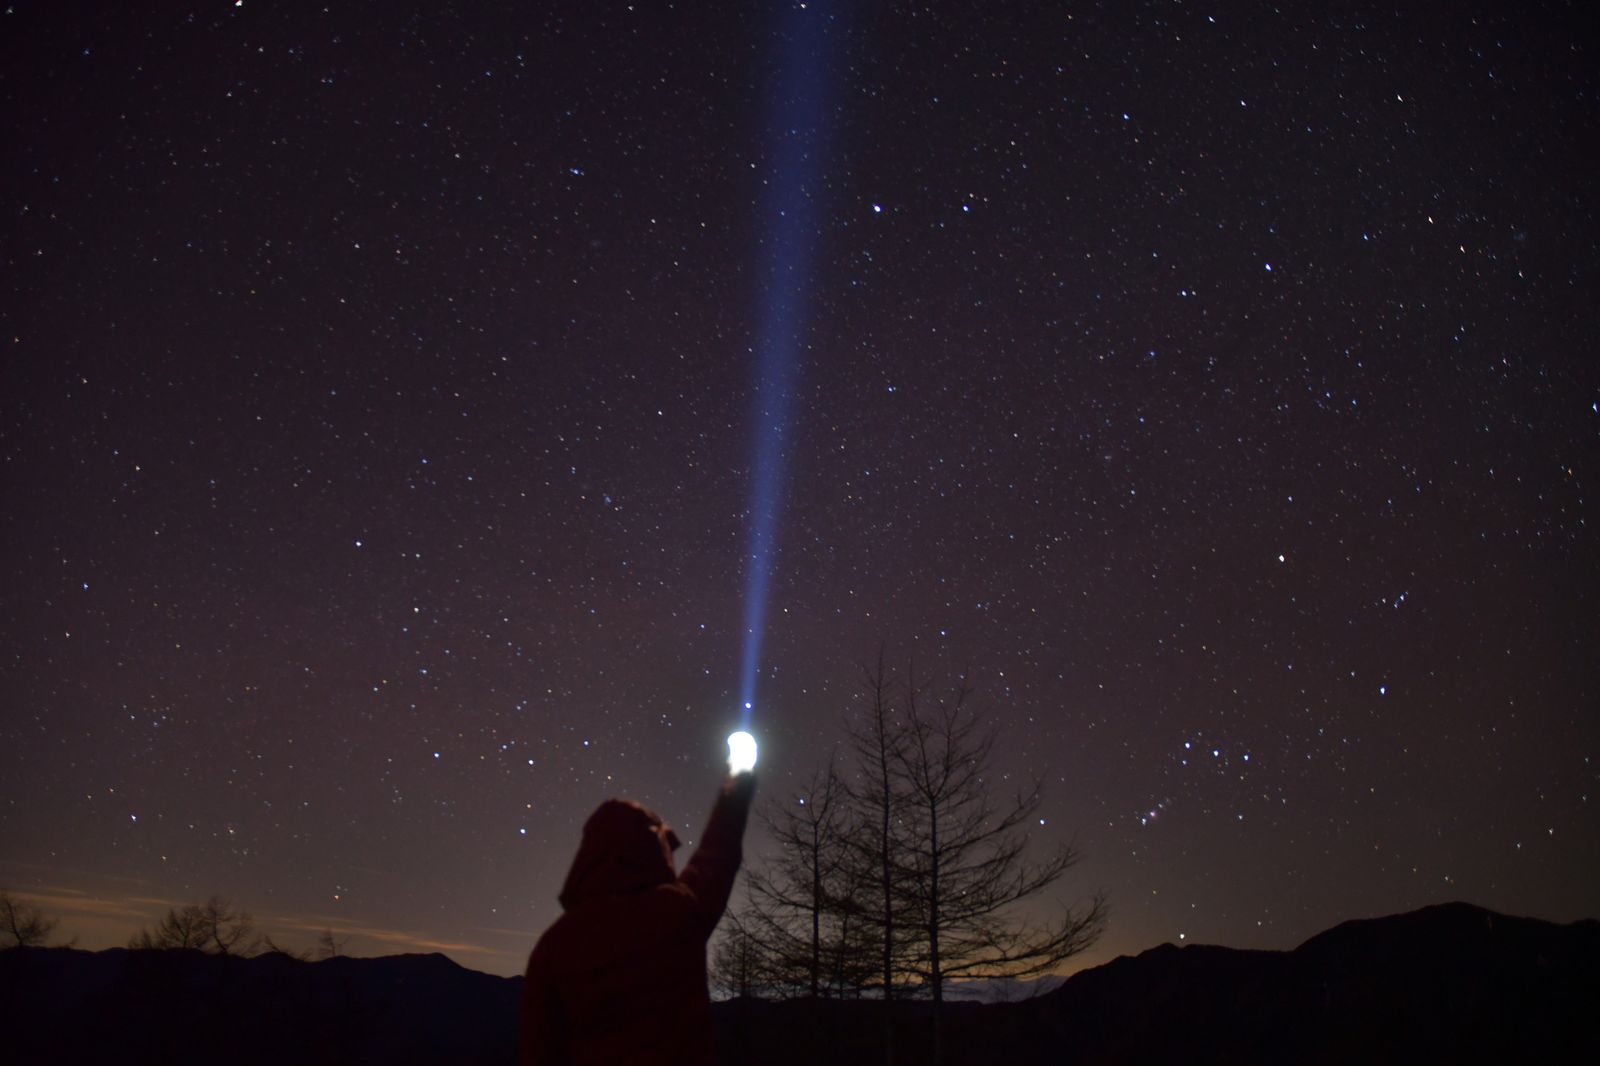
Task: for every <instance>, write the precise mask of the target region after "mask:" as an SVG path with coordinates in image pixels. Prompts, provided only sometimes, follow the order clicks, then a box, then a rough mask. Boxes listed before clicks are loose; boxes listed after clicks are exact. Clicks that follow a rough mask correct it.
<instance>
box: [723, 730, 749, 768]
mask: <svg viewBox="0 0 1600 1066" xmlns="http://www.w3.org/2000/svg"><path fill="white" fill-rule="evenodd" d="M755 767H756V738H755V737H753V736H751V735H750V734H749V733H746V732H745V731H744V730H742V729H741V730H739V732H737V733H730V734H729V735H728V772H729V773H730V774H742V773H748V772H749V771H751V770H754V769H755Z"/></svg>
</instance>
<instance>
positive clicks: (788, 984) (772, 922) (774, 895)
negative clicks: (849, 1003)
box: [743, 756, 871, 997]
mask: <svg viewBox="0 0 1600 1066" xmlns="http://www.w3.org/2000/svg"><path fill="white" fill-rule="evenodd" d="M761 817H762V820H763V822H765V824H766V828H767V833H768V835H769V836H770V837H771V839H772V841H773V842H774V843H775V844H777V846H778V853H777V855H776V856H775V857H774V858H773V859H772V860H771V861H770V862H768V863H766V864H764V865H763V866H760V867H756V868H753V869H751V871H750V872H749V874H748V880H747V882H746V884H747V887H748V890H749V901H750V903H749V907H748V909H747V911H746V915H745V918H744V919H743V920H744V922H745V924H746V926H748V927H749V928H750V931H751V932H752V933H753V934H754V937H755V940H756V942H757V944H758V945H759V949H760V951H761V953H762V955H763V956H764V964H765V966H766V967H767V969H768V970H769V976H770V979H771V983H772V984H773V985H774V986H775V987H776V988H778V989H781V990H784V991H787V992H802V993H805V994H809V995H811V996H814V997H815V996H824V995H826V996H839V995H849V994H852V993H855V992H859V990H860V989H861V987H862V986H863V985H865V984H867V983H869V982H870V980H871V972H870V967H868V969H867V972H862V966H861V954H862V948H863V944H862V939H863V938H862V933H863V930H864V928H865V923H863V922H862V921H861V920H860V917H859V912H860V909H861V908H860V901H859V899H858V898H857V897H858V896H859V895H860V894H861V890H862V888H863V887H864V886H862V885H861V883H860V881H861V879H860V877H859V876H858V874H859V870H860V866H859V864H858V863H854V862H852V861H851V860H852V858H853V856H852V854H851V842H852V840H853V838H854V837H855V833H854V828H855V826H854V822H855V818H854V815H853V814H852V812H851V809H850V796H849V793H848V790H847V789H846V787H845V784H844V782H843V781H842V780H841V779H840V778H839V776H838V774H837V772H836V771H835V769H834V760H833V757H832V756H829V759H828V762H827V765H826V766H825V767H823V769H821V770H820V771H818V772H816V773H814V774H813V775H812V777H811V779H810V780H809V781H808V782H806V784H805V785H804V786H803V787H802V788H801V789H800V790H799V791H798V792H797V793H794V794H792V795H790V796H788V797H784V798H783V799H780V800H778V801H776V802H772V803H768V804H767V805H765V806H764V807H763V808H762V811H761Z"/></svg>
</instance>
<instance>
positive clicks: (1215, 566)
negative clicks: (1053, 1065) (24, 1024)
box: [0, 0, 1600, 973]
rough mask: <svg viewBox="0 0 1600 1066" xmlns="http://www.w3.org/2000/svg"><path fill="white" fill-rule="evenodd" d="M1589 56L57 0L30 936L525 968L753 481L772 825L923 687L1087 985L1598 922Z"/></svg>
mask: <svg viewBox="0 0 1600 1066" xmlns="http://www.w3.org/2000/svg"><path fill="white" fill-rule="evenodd" d="M1581 7H1582V5H1578V4H1537V3H1535V4H1506V5H1495V4H1482V3H1463V4H1456V5H1449V6H1448V7H1447V8H1438V7H1432V8H1430V9H1429V10H1428V11H1427V12H1426V13H1425V14H1424V13H1416V14H1407V13H1404V12H1401V13H1396V11H1395V10H1394V7H1393V5H1388V6H1369V5H1365V4H1351V5H1333V8H1336V9H1337V10H1336V11H1333V10H1332V9H1329V10H1323V7H1322V5H1283V6H1281V7H1279V8H1276V9H1275V8H1274V7H1271V6H1258V5H1250V4H1233V3H1216V4H1212V5H1210V6H1207V5H1205V4H1195V3H1168V2H1160V3H1156V2H1139V3H1110V2H1107V3H1061V4H1056V3H1040V4H1031V5H1023V4H1016V5H1005V4H971V3H954V2H950V3H944V2H940V3H910V2H884V3H860V4H851V5H843V4H827V3H823V4H818V3H812V4H808V5H801V4H787V3H771V4H768V3H745V4H730V3H720V2H699V0H696V2H694V3H680V4H676V5H673V4H663V3H654V2H638V3H633V4H622V3H612V2H607V0H594V2H581V3H580V2H555V3H541V4H510V3H498V4H497V3H481V4H480V3H470V4H468V3H462V4H409V3H398V4H371V3H350V4H343V3H341V4H329V5H326V6H323V5H319V4H292V3H291V4H271V3H266V2H259V0H245V2H243V3H234V2H232V0H224V2H216V0H196V2H194V3H190V4H187V5H183V4H160V5H142V4H141V5H75V4H72V5H62V4H52V3H44V2H33V0H12V2H11V3H8V4H7V5H6V6H5V7H4V9H3V14H0V94H3V108H0V128H3V130H4V134H3V142H0V143H3V151H0V160H3V161H0V168H3V173H4V177H5V180H4V184H3V193H0V195H3V199H4V212H3V222H0V255H3V258H4V274H3V281H0V285H3V292H4V299H3V301H0V326H3V331H0V340H3V343H4V345H5V358H4V360H3V362H0V476H3V483H0V491H3V500H0V566H3V569H0V884H3V885H5V886H7V887H9V888H10V890H11V891H13V892H15V893H19V894H22V895H24V896H27V897H29V898H31V899H33V900H35V901H36V902H38V903H39V904H40V905H41V906H43V907H45V909H46V910H48V911H50V912H52V913H54V914H56V915H57V916H58V917H60V918H61V919H62V928H61V932H62V933H64V934H69V935H71V934H76V935H78V936H79V943H80V945H81V946H84V947H102V946H108V945H112V944H120V943H123V942H125V941H126V939H127V938H128V936H129V935H131V934H132V933H133V932H134V931H135V930H136V929H137V928H138V927H139V926H140V925H141V924H144V923H147V922H149V921H150V920H151V918H152V917H153V916H155V915H158V914H159V913H161V912H162V911H163V910H164V909H165V907H167V906H169V905H171V904H172V903H176V902H188V901H196V900H200V899H203V898H205V897H206V896H208V895H210V894H212V893H220V894H223V895H226V896H230V897H232V898H233V899H234V900H235V901H236V902H237V903H238V904H239V905H241V906H243V907H245V908H246V909H248V910H250V911H252V912H253V913H254V914H255V915H256V917H257V919H258V921H259V923H260V924H261V925H262V926H263V927H264V928H267V929H268V930H270V931H271V932H273V934H274V936H275V938H277V939H280V940H282V941H287V942H288V943H290V944H291V945H299V946H305V947H309V946H311V942H312V939H313V938H314V936H315V933H316V931H318V930H321V929H323V928H325V927H332V928H334V929H336V930H338V931H339V932H341V933H344V934H349V935H351V936H352V941H351V950H354V951H357V952H359V953H380V952H394V951H417V950H444V951H446V952H447V953H449V954H450V955H451V956H452V957H453V958H455V959H457V960H458V961H460V962H461V963H462V964H464V965H467V966H472V967H475V968H478V969H483V970H488V971H492V972H498V973H511V972H518V971H519V970H520V968H521V965H522V961H523V959H524V958H525V955H526V952H527V951H528V949H529V948H530V947H531V945H532V943H533V941H534V939H535V938H536V937H537V935H538V933H539V932H540V931H541V930H542V929H543V928H544V927H545V926H546V925H547V924H548V923H549V922H550V921H551V920H553V918H554V917H555V916H556V914H557V913H558V905H557V903H556V900H555V896H556V892H557V890H558V887H559V884H560V881H561V878H562V876H563V875H564V873H565V870H566V867H567V864H568V862H569V861H570V859H571V855H572V853H573V850H574V849H575V846H576V843H577V839H578V834H579V830H580V827H581V824H582V821H583V819H584V817H586V815H587V813H588V812H589V811H590V810H591V809H592V808H593V807H594V805H595V804H596V803H598V802H599V801H600V800H602V799H604V798H605V797H607V796H610V795H614V794H621V795H626V796H630V797H634V798H637V799H640V800H641V801H643V802H646V803H647V804H650V805H652V806H654V807H656V808H657V809H659V810H660V811H661V812H662V813H663V815H664V816H665V817H666V818H667V819H668V820H669V821H671V822H673V823H674V824H675V825H678V826H680V827H684V828H685V830H686V831H684V832H683V836H684V837H685V839H686V841H688V842H691V843H692V840H693V838H694V837H695V836H696V834H697V832H698V828H699V825H700V823H701V820H702V819H703V817H704V815H705V812H706V811H707V809H708V807H709V801H710V798H711V796H712V793H713V791H714V789H715V787H716V784H717V781H718V779H719V775H720V772H721V760H722V758H723V756H724V755H725V751H726V749H725V747H724V745H723V743H722V741H723V737H725V736H726V734H727V733H728V731H729V730H730V728H731V727H732V726H733V725H734V724H735V723H736V721H737V718H738V711H737V703H738V702H739V701H740V694H739V689H740V658H741V654H742V650H743V648H744V647H745V646H746V644H747V638H748V637H749V635H750V634H749V633H748V628H749V626H748V625H747V622H746V615H747V609H749V606H750V605H749V604H748V603H747V589H749V588H750V587H752V586H753V585H757V584H761V583H760V582H752V581H751V580H750V578H751V574H750V566H751V558H750V556H751V546H752V522H753V519H754V518H757V517H759V516H760V514H761V513H762V512H761V508H762V507H763V506H767V505H765V504H763V503H761V502H760V498H759V492H758V490H759V488H760V485H759V483H760V482H761V481H762V478H763V471H764V470H765V471H766V472H767V474H769V475H770V484H771V486H772V488H771V492H772V495H771V497H770V500H771V504H770V506H771V507H772V511H771V515H772V525H771V531H772V532H771V548H772V553H771V555H770V556H769V557H768V564H769V567H770V574H769V579H768V580H767V581H766V582H765V585H766V590H767V591H766V598H765V602H763V603H761V604H759V605H758V606H757V609H755V610H754V611H753V612H752V614H751V617H753V618H754V619H756V620H757V623H758V624H759V626H760V628H761V630H762V637H763V641H762V644H761V652H760V661H759V665H758V676H757V680H756V696H755V701H754V702H755V708H754V715H753V719H754V728H755V730H756V731H757V732H758V733H759V734H760V736H761V740H762V766H761V769H762V774H763V778H762V789H763V793H764V795H765V796H767V797H778V798H779V799H781V798H782V797H783V796H785V795H786V794H788V792H789V791H790V790H791V789H793V788H794V787H796V786H797V784H798V782H799V781H801V780H802V779H804V778H805V777H807V776H808V775H809V774H810V772H811V771H812V770H813V769H814V768H816V767H817V766H818V765H819V764H820V762H821V761H822V759H823V758H824V757H825V756H826V753H827V751H828V750H829V748H830V747H831V746H833V745H834V744H836V743H837V742H838V741H839V739H840V735H841V734H840V723H841V720H842V718H843V716H845V715H847V714H849V713H851V712H852V711H853V710H855V709H858V708H859V706H860V698H859V690H860V684H859V683H860V677H861V665H862V663H864V662H866V661H869V660H871V659H873V658H874V657H875V656H876V655H877V653H878V651H879V649H880V648H881V649H883V650H884V652H885V654H886V656H887V657H888V660H889V661H890V663H891V665H895V666H899V667H903V666H904V665H905V664H906V663H909V662H912V661H914V662H915V663H916V666H917V670H918V673H919V675H921V676H922V677H923V678H924V679H926V680H927V681H928V683H929V684H930V686H932V687H933V688H935V689H937V688H938V687H939V686H940V685H941V684H944V683H946V682H948V681H949V680H950V678H951V677H953V676H954V675H955V674H956V672H958V671H959V670H961V669H962V668H967V667H970V669H971V671H972V673H973V676H974V678H975V680H976V683H977V686H978V690H979V697H980V702H981V705H982V706H983V707H984V709H985V711H986V713H988V714H990V715H991V716H992V717H993V719H994V720H995V721H996V722H998V723H1000V724H1001V725H1002V727H1003V729H1004V739H1003V741H1002V744H1001V747H1000V754H999V762H998V765H997V767H996V771H997V777H996V780H997V782H999V783H1001V784H1003V785H1004V786H1005V787H1010V785H1011V784H1013V783H1014V782H1015V781H1018V780H1022V779H1024V778H1026V776H1027V775H1028V774H1029V773H1031V772H1037V773H1039V774H1041V775H1043V778H1044V781H1045V787H1046V792H1045V798H1046V802H1045V807H1044V809H1043V810H1042V811H1041V814H1042V815H1043V816H1044V819H1045V822H1044V824H1043V825H1040V826H1036V827H1033V828H1032V829H1031V830H1030V831H1031V832H1032V833H1034V834H1035V835H1036V836H1037V838H1038V840H1039V843H1040V844H1041V846H1048V845H1050V844H1053V843H1055V842H1057V841H1060V840H1065V839H1075V840H1076V842H1077V844H1078V846H1079V847H1080V848H1081V849H1082V850H1083V852H1084V855H1085V857H1084V859H1083V861H1082V863H1081V864H1080V866H1079V867H1078V868H1077V869H1076V871H1074V874H1073V875H1072V877H1071V879H1070V880H1069V882H1067V883H1066V884H1065V885H1064V886H1063V893H1064V896H1065V898H1068V899H1071V898H1076V897H1081V896H1084V895H1087V894H1088V893H1089V892H1091V891H1093V890H1095V889H1104V890H1105V891H1106V892H1107V893H1108V895H1109V898H1110V904H1111V907H1112V918H1111V924H1110V927H1109V930H1108V932H1107V934H1106V937H1105V939H1104V940H1103V941H1102V943H1101V945H1100V946H1099V947H1098V948H1097V949H1096V950H1095V951H1094V952H1093V953H1092V954H1091V956H1090V957H1089V958H1088V961H1090V962H1096V961H1103V960H1104V959H1106V958H1109V957H1111V956H1113V955H1115V954H1118V953H1121V952H1130V951H1137V950H1142V949H1143V948H1146V947H1149V946H1152V945H1154V944H1157V943H1160V942H1162V941H1169V940H1170V941H1174V942H1177V941H1179V939H1180V938H1182V939H1183V940H1184V941H1186V942H1194V941H1209V942H1216V943H1223V944H1229V945H1234V946H1240V947H1277V948H1282V947H1289V946H1292V945H1294V944H1296V943H1298V942H1299V941H1300V940H1302V939H1304V938H1305V937H1307V936H1309V935H1311V934H1313V933H1315V932H1317V931H1319V930H1321V929H1322V928H1325V927H1327V926H1329V925H1331V924H1333V923H1335V922H1338V921H1340V920H1343V919H1345V918H1350V917H1357V916H1363V915H1375V914H1384V913H1391V912H1395V911H1400V910H1405V909H1410V908H1414V907H1417V906H1421V905H1425V904H1428V903H1433V902H1439V901H1443V900H1450V899H1466V900H1469V901H1472V902H1475V903H1479V904H1482V905H1485V906H1489V907H1493V908H1497V909H1500V910H1503V911H1507V912H1513V913H1519V914H1529V915H1534V916H1539V917H1544V918H1549V919H1554V920H1560V921H1570V920H1574V919H1577V918H1580V917H1586V916H1588V917H1592V916H1595V915H1597V914H1600V876H1597V872H1600V862H1597V847H1600V816H1597V811H1596V807H1597V803H1596V801H1595V790H1596V788H1597V781H1596V777H1597V773H1600V762H1597V760H1600V713H1597V712H1600V667H1597V658H1600V657H1597V654H1596V648H1597V647H1600V624H1597V617H1600V611H1597V608H1600V595H1597V593H1600V587H1597V567H1596V559H1597V557H1600V556H1597V550H1596V549H1597V544H1596V530H1595V523H1594V521H1593V518H1594V510H1593V507H1592V506H1591V504H1590V502H1589V495H1588V494H1589V492H1590V491H1592V489H1593V486H1592V482H1593V481H1594V479H1595V478H1596V477H1597V476H1600V470H1597V459H1600V448H1597V444H1600V362H1597V360H1596V358H1595V354H1596V347H1597V341H1600V302H1597V300H1596V298H1595V291H1596V266H1597V255H1596V239H1597V232H1600V231H1597V227H1596V218H1595V204H1596V193H1597V189H1596V184H1597V180H1596V171H1595V170H1594V168H1593V166H1592V157H1591V156H1590V154H1589V153H1590V151H1591V150H1592V148H1593V145H1594V143H1595V134H1596V126H1597V121H1596V92H1597V89H1600V84H1597V75H1596V73H1595V72H1596V70H1600V63H1597V57H1596V38H1595V34H1594V27H1593V24H1592V22H1591V21H1590V20H1589V19H1588V18H1587V17H1586V16H1584V15H1583V14H1582V12H1581ZM1330 12H1331V13H1330ZM797 42H798V43H797ZM808 42H809V43H808ZM802 95H803V96H804V99H801V98H800V97H801V96H802ZM793 116H799V117H798V118H795V117H793ZM789 123H794V124H795V125H786V124H789ZM797 145H798V147H797ZM1585 146H1588V147H1585ZM1586 158H1591V163H1585V162H1583V160H1584V159H1586ZM775 308H776V309H777V310H775ZM774 321H777V322H779V323H780V328H779V332H780V333H782V334H783V336H784V337H785V338H787V340H786V342H785V343H784V344H783V345H780V346H779V347H780V348H781V351H780V352H779V353H778V354H779V355H780V356H782V358H783V360H784V361H783V363H782V365H781V366H780V367H779V369H778V371H777V376H776V377H772V376H771V371H770V367H768V369H763V367H764V366H767V365H768V364H767V362H766V361H770V359H771V358H773V355H774V350H775V349H774V340H773V336H772V330H773V327H772V323H773V322H774ZM785 330H787V331H788V332H784V331H785ZM784 353H787V354H786V355H785V354H784ZM764 375H766V376H764ZM774 382H776V384H774ZM764 383H765V384H764ZM763 389H765V392H763ZM780 392H781V395H779V393H780ZM780 401H781V402H780ZM774 418H778V419H781V427H780V428H781V433H780V440H779V443H778V445H777V446H776V447H775V449H773V450H771V451H770V452H769V454H768V455H767V458H766V459H762V451H761V443H762V440H763V433H765V432H767V431H768V430H769V429H770V428H771V424H775V423H771V420H772V419H774ZM764 463H765V464H766V465H763V464H764ZM760 843H761V841H760V838H759V836H756V837H753V838H752V841H751V844H752V846H753V847H754V848H756V849H757V850H759V848H760Z"/></svg>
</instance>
